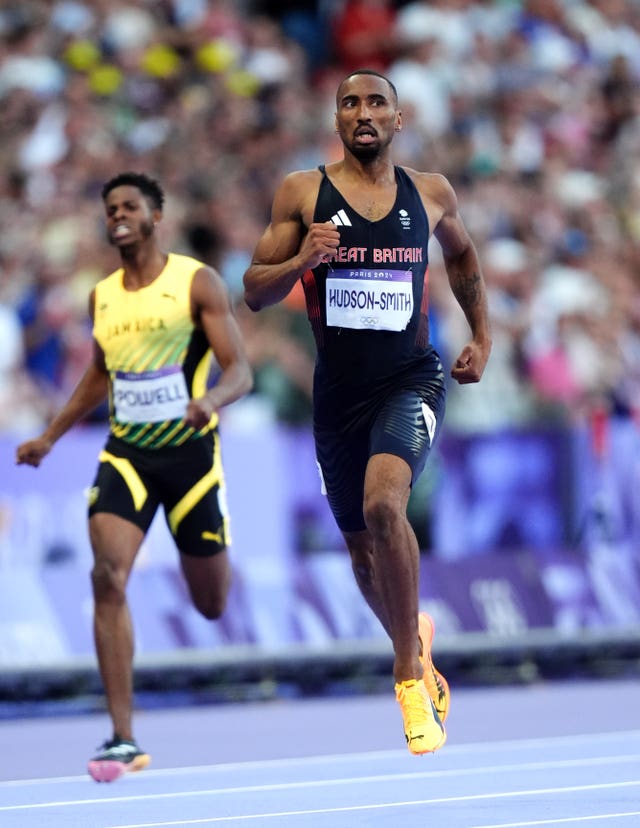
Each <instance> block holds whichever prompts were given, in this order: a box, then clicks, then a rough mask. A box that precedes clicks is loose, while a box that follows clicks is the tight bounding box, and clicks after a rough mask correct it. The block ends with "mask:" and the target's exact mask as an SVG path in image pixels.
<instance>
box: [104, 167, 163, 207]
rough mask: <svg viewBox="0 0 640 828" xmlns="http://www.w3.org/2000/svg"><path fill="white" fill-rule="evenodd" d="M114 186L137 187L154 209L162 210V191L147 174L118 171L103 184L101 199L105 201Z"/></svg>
mask: <svg viewBox="0 0 640 828" xmlns="http://www.w3.org/2000/svg"><path fill="white" fill-rule="evenodd" d="M116 187H137V188H138V189H139V190H140V192H141V193H142V195H143V196H144V197H145V198H146V199H148V200H149V202H150V204H151V206H152V207H153V208H154V210H162V205H163V204H164V192H163V191H162V187H161V186H160V185H159V184H158V182H157V181H155V180H154V179H153V178H150V177H149V176H148V175H145V174H144V173H136V172H122V173H118V175H116V176H114V177H113V178H111V179H110V180H109V181H107V183H106V184H105V185H104V186H103V188H102V200H103V201H105V199H106V198H107V196H108V195H109V193H110V192H111V190H115V188H116Z"/></svg>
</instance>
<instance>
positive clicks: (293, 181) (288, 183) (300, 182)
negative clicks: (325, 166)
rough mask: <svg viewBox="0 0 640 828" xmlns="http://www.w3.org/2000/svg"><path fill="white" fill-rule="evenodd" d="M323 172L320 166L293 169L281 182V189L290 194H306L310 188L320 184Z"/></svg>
mask: <svg viewBox="0 0 640 828" xmlns="http://www.w3.org/2000/svg"><path fill="white" fill-rule="evenodd" d="M321 180H322V173H321V171H320V170H319V169H318V167H314V168H312V169H309V170H293V171H291V172H288V173H287V174H286V175H285V176H284V178H283V179H282V181H281V183H280V190H281V191H282V192H286V193H289V194H292V195H293V194H296V193H298V194H300V193H302V194H304V193H307V192H308V190H309V189H313V188H317V187H319V186H320V181H321Z"/></svg>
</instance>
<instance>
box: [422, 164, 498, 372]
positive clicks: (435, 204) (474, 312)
mask: <svg viewBox="0 0 640 828" xmlns="http://www.w3.org/2000/svg"><path fill="white" fill-rule="evenodd" d="M417 178H418V180H416V179H414V180H416V184H417V186H418V189H419V190H420V192H421V194H422V196H423V199H424V201H425V207H426V209H427V214H428V215H429V221H430V223H431V225H432V230H433V234H434V236H435V237H436V239H437V240H438V242H439V243H440V246H441V247H442V255H443V258H444V265H445V269H446V271H447V276H448V277H449V284H450V285H451V290H452V291H453V295H454V296H455V298H456V300H457V301H458V304H459V305H460V307H461V308H462V310H463V312H464V315H465V316H466V318H467V322H468V323H469V327H470V328H471V336H472V339H471V341H470V342H469V343H467V344H466V345H465V347H464V348H463V349H462V352H461V353H460V356H459V357H458V358H457V360H456V361H455V364H454V366H453V368H452V370H451V376H452V377H453V378H454V379H455V380H457V382H459V383H460V384H465V383H470V382H478V381H479V380H480V378H481V376H482V373H483V371H484V369H485V366H486V364H487V360H488V359H489V353H490V351H491V329H490V325H489V312H488V308H487V292H486V286H485V282H484V279H483V277H482V270H481V267H480V261H479V259H478V253H477V251H476V248H475V245H474V244H473V241H472V240H471V237H470V236H469V233H468V232H467V229H466V227H465V225H464V222H463V221H462V218H461V216H460V213H459V212H458V199H457V197H456V194H455V192H454V190H453V188H452V186H451V185H450V184H449V182H448V181H447V179H446V178H444V176H441V175H433V174H425V175H423V176H418V177H417Z"/></svg>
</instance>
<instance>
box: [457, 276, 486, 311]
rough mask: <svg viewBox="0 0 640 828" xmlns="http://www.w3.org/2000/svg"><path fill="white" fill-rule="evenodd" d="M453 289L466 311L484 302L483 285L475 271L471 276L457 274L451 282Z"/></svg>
mask: <svg viewBox="0 0 640 828" xmlns="http://www.w3.org/2000/svg"><path fill="white" fill-rule="evenodd" d="M451 287H452V289H453V293H454V295H455V297H456V299H457V300H458V302H459V303H460V306H461V307H462V308H463V309H464V310H466V309H468V308H473V307H475V306H476V305H478V304H480V303H481V302H482V296H483V293H482V283H481V279H480V276H479V275H478V274H477V273H476V272H475V271H474V272H473V273H471V274H470V275H467V274H465V273H456V274H455V275H454V277H453V279H452V280H451Z"/></svg>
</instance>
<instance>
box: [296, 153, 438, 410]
mask: <svg viewBox="0 0 640 828" xmlns="http://www.w3.org/2000/svg"><path fill="white" fill-rule="evenodd" d="M319 169H320V171H321V172H322V173H323V177H322V182H321V184H320V189H319V192H318V199H317V202H316V208H315V213H314V219H313V220H314V221H316V222H322V221H333V222H334V223H335V224H337V225H338V227H339V230H340V246H339V248H338V251H337V253H336V256H335V257H334V258H333V259H332V261H331V262H329V263H328V264H322V265H319V266H318V267H316V268H314V269H313V271H311V270H310V271H308V272H307V273H306V274H305V275H304V276H303V284H304V289H305V296H306V302H307V312H308V316H309V321H310V323H311V326H312V328H313V332H314V335H315V339H316V346H317V360H316V371H315V382H314V400H315V411H316V421H318V420H319V421H320V422H325V421H326V419H327V417H329V418H330V419H331V420H332V421H334V417H335V416H336V415H337V411H336V405H337V403H338V402H339V404H340V405H339V407H340V409H341V410H342V411H343V412H345V413H346V410H348V409H351V408H352V407H354V406H355V407H356V408H358V407H359V405H360V404H365V403H366V401H367V400H369V399H370V397H371V396H372V395H373V396H377V395H378V393H384V391H385V388H387V387H388V388H389V389H396V388H398V384H399V383H400V384H402V381H403V377H405V376H406V377H407V380H408V387H410V388H414V389H415V388H416V382H418V383H420V378H421V377H422V378H423V379H424V380H425V381H430V380H431V379H432V378H433V372H434V369H435V368H436V366H439V360H438V356H437V354H435V352H434V351H433V349H432V348H431V347H430V345H429V330H428V321H427V310H428V305H427V287H428V272H429V271H428V258H427V246H428V240H429V220H428V218H427V214H426V211H425V209H424V205H423V203H422V199H421V198H420V195H419V193H418V191H417V189H416V187H415V185H414V183H413V181H412V180H411V178H410V177H409V175H408V174H407V173H406V172H405V171H404V169H403V168H402V167H398V166H396V167H395V175H396V182H397V195H396V201H395V204H394V205H393V207H392V208H391V210H390V211H389V213H388V214H387V215H386V216H384V217H383V218H382V219H380V220H379V221H369V220H367V219H365V218H363V217H362V216H360V215H359V214H358V213H357V212H356V211H355V210H354V209H353V208H352V207H351V206H350V205H349V204H348V203H347V201H346V200H345V199H344V198H343V196H342V195H341V194H340V192H339V191H338V190H337V189H336V188H335V187H334V186H333V184H332V183H331V181H330V180H329V178H328V177H327V175H326V173H325V169H324V166H321V167H320V168H319ZM440 370H441V369H440Z"/></svg>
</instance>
